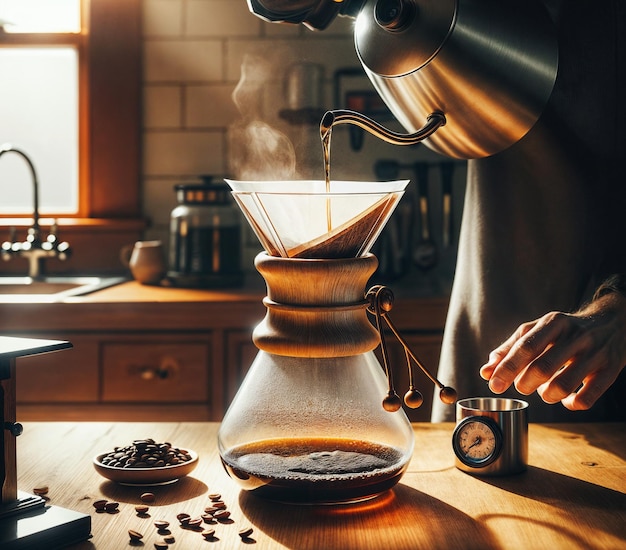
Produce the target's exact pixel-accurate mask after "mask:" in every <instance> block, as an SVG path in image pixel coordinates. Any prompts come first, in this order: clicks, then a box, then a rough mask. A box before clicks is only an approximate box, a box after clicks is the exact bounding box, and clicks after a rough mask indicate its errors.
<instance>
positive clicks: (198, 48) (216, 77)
mask: <svg viewBox="0 0 626 550" xmlns="http://www.w3.org/2000/svg"><path fill="white" fill-rule="evenodd" d="M222 52H223V41H222V40H209V39H207V40H195V39H194V40H180V39H164V40H158V39H148V40H146V41H145V42H144V80H145V81H146V82H180V83H184V82H206V81H213V82H215V81H221V80H222V76H223V55H222Z"/></svg>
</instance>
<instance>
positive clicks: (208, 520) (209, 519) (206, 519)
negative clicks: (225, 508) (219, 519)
mask: <svg viewBox="0 0 626 550" xmlns="http://www.w3.org/2000/svg"><path fill="white" fill-rule="evenodd" d="M200 517H201V518H202V520H203V521H204V523H215V518H214V517H213V515H212V514H202V515H201V516H200Z"/></svg>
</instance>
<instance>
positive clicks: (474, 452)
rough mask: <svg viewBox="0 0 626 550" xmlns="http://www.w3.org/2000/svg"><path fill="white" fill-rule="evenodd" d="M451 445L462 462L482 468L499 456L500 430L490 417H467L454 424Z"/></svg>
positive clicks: (500, 449)
mask: <svg viewBox="0 0 626 550" xmlns="http://www.w3.org/2000/svg"><path fill="white" fill-rule="evenodd" d="M452 446H453V448H454V452H455V454H456V456H457V457H458V459H459V460H460V461H461V462H462V463H463V464H465V465H467V466H469V467H472V468H483V467H485V466H487V465H489V464H491V463H492V462H493V461H494V460H496V459H497V458H498V457H499V456H500V452H501V451H502V431H501V430H500V427H499V426H498V425H497V424H496V422H495V421H493V420H492V419H491V418H488V417H482V416H474V417H468V418H465V419H464V420H463V421H462V422H460V423H459V424H458V425H457V426H456V428H455V430H454V434H453V435H452Z"/></svg>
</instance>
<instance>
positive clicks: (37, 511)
mask: <svg viewBox="0 0 626 550" xmlns="http://www.w3.org/2000/svg"><path fill="white" fill-rule="evenodd" d="M71 347H72V344H71V343H69V342H63V341H57V340H35V339H31V338H9V337H2V336H0V448H1V453H0V493H1V495H2V500H1V502H0V548H2V550H40V549H42V548H46V549H51V550H54V549H57V548H63V547H65V546H68V545H69V544H73V543H76V542H80V541H83V540H86V539H88V538H89V537H90V536H91V516H88V515H85V514H81V513H79V512H74V511H72V510H66V509H64V508H59V507H57V506H47V505H46V500H45V499H44V498H42V497H40V496H36V495H30V494H28V493H23V492H21V491H18V490H17V468H16V453H15V438H16V437H17V436H19V435H20V434H21V433H22V426H21V425H20V424H19V423H18V422H16V418H15V412H16V411H15V376H14V374H15V360H16V358H18V357H24V356H27V355H36V354H40V353H48V352H51V351H58V350H62V349H67V348H71Z"/></svg>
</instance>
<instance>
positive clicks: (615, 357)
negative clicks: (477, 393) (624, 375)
mask: <svg viewBox="0 0 626 550" xmlns="http://www.w3.org/2000/svg"><path fill="white" fill-rule="evenodd" d="M624 365H626V297H624V296H623V295H621V294H620V293H618V292H613V293H610V294H606V295H604V296H602V297H600V298H598V299H596V300H594V301H593V302H591V303H590V304H589V305H588V306H586V307H585V308H583V309H582V310H581V311H578V312H576V313H572V314H568V313H561V312H551V313H547V314H546V315H544V316H543V317H540V318H539V319H536V320H535V321H531V322H528V323H524V324H522V325H520V326H519V328H518V329H517V330H516V331H515V332H514V333H513V334H512V335H511V336H510V337H509V338H508V339H507V340H506V341H505V342H504V343H503V344H501V345H500V346H499V347H497V348H496V349H494V350H493V351H492V352H491V353H490V354H489V360H488V361H487V363H486V364H485V365H483V366H482V367H481V369H480V375H481V376H482V377H483V378H484V379H485V380H489V388H490V389H491V391H493V392H494V393H502V392H504V391H505V390H506V389H508V388H509V387H510V386H511V384H513V383H515V388H516V389H517V391H519V392H520V393H522V394H524V395H529V394H531V393H532V392H534V391H537V393H538V394H539V395H540V396H541V398H542V399H543V400H544V401H545V402H546V403H558V402H559V401H560V402H561V403H562V404H563V406H564V407H566V408H567V409H570V410H585V409H589V408H590V407H591V406H592V405H593V404H594V403H595V402H596V401H597V400H598V398H599V397H600V396H601V395H602V394H603V393H604V392H605V391H606V390H607V389H608V388H609V387H610V386H611V385H612V384H613V382H615V380H616V379H617V377H618V375H619V373H620V372H621V370H622V369H623V368H624Z"/></svg>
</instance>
